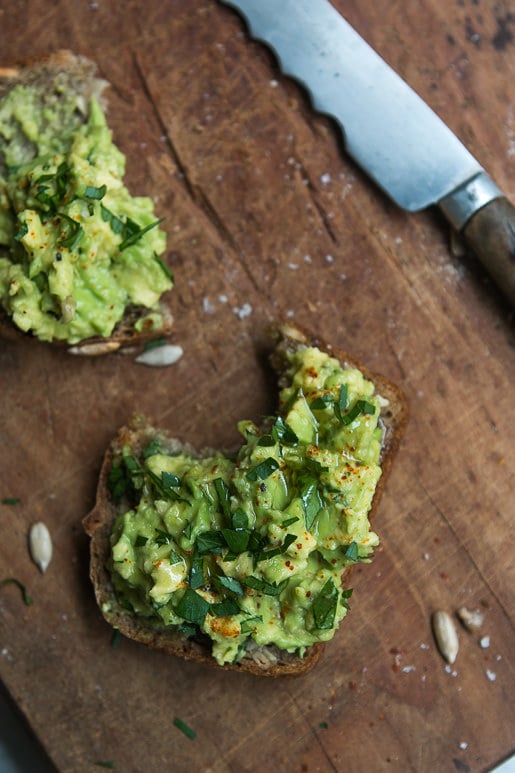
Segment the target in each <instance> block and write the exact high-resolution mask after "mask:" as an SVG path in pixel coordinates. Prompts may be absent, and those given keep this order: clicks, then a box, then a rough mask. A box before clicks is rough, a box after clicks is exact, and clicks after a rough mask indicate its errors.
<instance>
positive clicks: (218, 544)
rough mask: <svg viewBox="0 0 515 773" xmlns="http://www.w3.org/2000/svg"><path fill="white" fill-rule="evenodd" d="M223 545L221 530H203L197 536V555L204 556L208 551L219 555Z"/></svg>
mask: <svg viewBox="0 0 515 773" xmlns="http://www.w3.org/2000/svg"><path fill="white" fill-rule="evenodd" d="M225 546H226V542H225V540H224V538H223V534H222V532H221V531H215V530H214V529H211V530H209V531H203V532H202V533H201V534H199V535H198V537H197V552H198V555H199V556H205V555H207V554H208V553H216V554H217V555H221V553H222V550H223V548H224V547H225Z"/></svg>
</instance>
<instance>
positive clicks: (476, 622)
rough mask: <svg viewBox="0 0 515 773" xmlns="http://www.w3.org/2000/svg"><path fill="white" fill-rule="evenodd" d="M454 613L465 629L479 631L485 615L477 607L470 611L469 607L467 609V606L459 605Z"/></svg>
mask: <svg viewBox="0 0 515 773" xmlns="http://www.w3.org/2000/svg"><path fill="white" fill-rule="evenodd" d="M456 614H457V615H458V618H459V620H460V622H461V623H463V625H464V626H465V628H466V629H467V631H472V632H474V631H479V629H480V628H481V626H482V625H483V623H484V621H485V616H484V614H483V612H481V611H480V610H479V609H473V610H472V611H471V610H470V609H467V607H460V608H459V609H458V610H456Z"/></svg>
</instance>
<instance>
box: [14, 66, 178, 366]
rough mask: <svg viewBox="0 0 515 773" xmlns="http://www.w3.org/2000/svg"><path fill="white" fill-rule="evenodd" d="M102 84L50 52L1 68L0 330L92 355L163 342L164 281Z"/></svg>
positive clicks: (160, 249)
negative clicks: (115, 140) (111, 126)
mask: <svg viewBox="0 0 515 773" xmlns="http://www.w3.org/2000/svg"><path fill="white" fill-rule="evenodd" d="M106 86H107V83H106V82H105V81H104V80H102V79H100V78H99V77H98V75H97V73H96V67H95V65H94V64H93V63H92V62H91V61H90V60H88V59H87V58H86V57H83V56H76V55H74V54H72V53H70V52H68V51H60V52H58V53H56V54H54V55H52V56H50V57H48V58H47V59H44V60H41V61H37V62H34V63H33V64H27V65H25V66H23V67H20V68H4V69H0V138H1V140H2V142H1V144H0V309H1V316H0V331H1V332H3V333H4V334H8V335H12V334H15V333H20V332H21V333H23V334H25V335H31V336H32V337H35V338H38V339H39V340H41V341H46V342H50V343H60V344H61V345H64V346H67V347H68V350H69V351H71V352H72V353H74V354H102V353H106V352H110V351H115V350H116V349H118V348H119V347H120V346H122V345H126V344H129V343H138V342H141V341H146V340H149V339H151V338H158V337H162V336H163V335H166V334H167V333H168V332H169V330H170V327H171V324H172V318H171V315H170V312H169V310H168V309H167V308H166V305H165V304H164V303H163V302H162V296H163V294H164V293H166V292H167V291H169V290H170V289H171V288H172V285H173V281H172V277H171V274H170V271H169V269H168V267H167V266H166V263H165V262H164V261H163V259H162V257H161V256H162V255H163V253H164V250H165V247H166V235H165V233H164V231H163V230H162V229H161V228H160V223H161V220H160V219H159V218H158V217H157V216H156V214H155V212H154V205H153V202H152V200H151V199H150V198H148V197H143V196H136V197H135V196H132V195H131V194H130V192H129V191H128V189H127V188H126V186H125V184H124V182H123V178H124V173H125V158H124V156H123V155H122V153H121V152H120V150H119V149H118V148H117V147H116V146H115V145H114V144H113V142H112V133H111V131H110V129H109V127H108V125H107V122H106V118H105V113H104V110H105V105H106V102H105V97H104V91H105V88H106Z"/></svg>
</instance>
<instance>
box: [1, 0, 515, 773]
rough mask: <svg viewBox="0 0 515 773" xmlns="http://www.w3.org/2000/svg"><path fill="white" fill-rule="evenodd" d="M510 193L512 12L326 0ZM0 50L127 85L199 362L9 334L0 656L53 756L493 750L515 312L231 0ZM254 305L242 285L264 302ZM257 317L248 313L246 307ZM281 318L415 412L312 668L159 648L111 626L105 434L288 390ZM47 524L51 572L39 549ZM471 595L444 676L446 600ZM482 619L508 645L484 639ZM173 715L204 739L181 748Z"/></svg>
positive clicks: (193, 416) (175, 424) (134, 146)
mask: <svg viewBox="0 0 515 773" xmlns="http://www.w3.org/2000/svg"><path fill="white" fill-rule="evenodd" d="M335 5H337V6H338V7H339V8H340V10H342V11H344V12H345V14H346V16H347V18H348V20H349V21H350V22H351V23H352V24H354V25H355V26H356V28H357V29H358V31H360V32H361V33H362V34H363V35H364V36H365V37H366V38H367V39H368V40H369V41H370V42H371V43H372V44H373V45H374V46H375V47H376V48H377V49H378V50H379V51H380V52H381V53H382V54H383V56H384V57H385V58H386V59H387V60H388V61H389V62H390V63H391V64H392V65H393V66H394V67H395V68H396V69H397V70H398V71H399V72H400V74H401V75H402V76H404V77H405V78H407V79H408V80H409V81H410V83H411V84H412V85H413V86H414V87H415V88H416V89H417V90H418V91H419V93H420V94H421V95H422V96H423V97H424V98H425V99H426V100H427V101H429V103H430V104H431V106H432V107H433V108H435V109H436V110H437V111H438V112H439V113H440V115H441V116H442V117H443V118H444V120H445V121H446V122H447V123H448V124H449V125H450V126H451V128H452V129H453V130H454V131H455V132H456V133H457V134H458V135H459V136H460V138H461V139H462V140H464V141H465V142H466V143H467V145H468V147H469V148H470V150H471V151H472V152H473V153H474V154H475V155H476V157H477V158H478V159H479V160H480V161H481V162H482V163H483V164H484V166H485V167H486V168H487V170H488V171H489V172H490V174H491V175H492V176H493V177H494V178H495V179H496V181H497V183H498V185H500V187H501V188H503V189H504V190H505V191H506V193H507V194H508V195H510V196H511V197H512V200H513V196H514V194H515V190H514V187H513V185H514V183H513V180H514V174H513V173H514V167H515V107H514V105H513V98H514V88H513V75H514V70H515V45H514V35H515V22H514V14H513V7H511V8H510V6H509V5H508V3H507V2H503V1H502V0H499V2H496V3H487V2H485V0H459V1H458V2H456V0H451V2H448V0H421V2H420V3H409V4H406V3H401V2H397V1H394V2H386V0H380V1H379V2H372V0H361V2H359V3H358V2H356V1H355V0H350V2H343V0H338V1H337V2H335ZM0 42H1V45H0V51H1V60H2V61H1V64H8V63H10V62H13V61H16V60H19V59H21V58H24V57H26V56H27V55H30V56H39V55H41V54H45V53H48V52H51V51H53V50H55V49H56V48H60V47H69V48H71V49H72V50H74V51H77V52H80V53H84V54H86V55H88V56H90V57H92V58H93V59H95V60H96V61H97V62H98V65H99V68H100V71H101V73H102V75H103V76H104V77H105V78H107V79H108V80H109V81H110V82H111V83H112V88H111V90H110V93H109V100H110V102H109V103H110V113H109V120H110V124H111V126H112V127H113V129H114V131H115V136H116V140H117V142H118V144H119V145H120V147H121V148H122V149H123V150H124V152H125V153H126V155H127V157H128V175H127V179H128V182H129V183H130V185H131V187H132V190H133V191H134V192H135V193H142V194H151V195H152V196H154V197H155V200H156V206H157V209H158V211H159V214H160V215H164V216H166V221H165V224H164V225H165V227H166V229H167V231H168V235H169V251H168V257H167V259H168V261H169V264H170V266H171V267H172V269H173V271H174V274H175V277H176V287H175V289H174V291H173V293H172V294H171V296H170V306H171V308H172V311H173V313H174V315H175V318H176V326H175V334H174V337H173V340H174V342H176V343H179V344H181V345H182V346H183V347H184V356H183V358H182V359H181V360H180V361H179V362H178V363H177V364H176V365H175V366H173V367H171V368H168V369H165V370H158V371H156V370H150V369H145V368H144V367H142V366H137V365H135V364H134V362H133V361H132V359H131V358H130V357H123V356H119V355H114V356H111V357H106V358H104V359H96V360H87V359H74V358H72V357H69V356H66V355H64V354H63V353H62V352H60V351H55V350H53V349H52V348H50V347H48V346H43V345H38V344H33V343H31V342H22V343H13V342H3V343H2V345H1V349H0V394H1V397H2V402H1V407H0V455H1V462H2V463H1V467H0V497H1V498H2V499H3V498H5V497H19V498H20V500H21V502H20V504H18V505H17V506H6V505H1V506H0V528H1V534H2V539H1V540H0V576H1V577H5V576H15V577H18V578H19V579H20V580H22V581H23V582H25V583H26V584H27V587H28V589H29V591H30V593H31V595H32V596H33V599H34V603H33V605H32V606H30V607H25V606H24V605H23V603H22V601H21V597H20V594H19V593H18V591H17V589H16V588H15V587H12V586H9V587H5V588H2V589H0V653H1V654H0V667H1V671H0V675H1V678H2V681H3V683H4V685H5V686H6V688H7V689H8V690H9V692H10V693H11V695H12V697H13V698H14V700H15V701H16V703H17V705H18V706H19V707H20V709H21V710H22V711H23V712H24V714H25V716H26V717H27V719H28V721H29V723H30V725H31V726H32V728H33V730H34V732H35V733H36V734H37V736H38V738H39V739H40V740H41V742H42V743H43V745H44V746H45V748H46V750H47V751H48V753H49V755H50V756H51V758H52V759H53V761H54V763H55V765H56V766H57V767H58V768H59V770H61V771H88V770H94V769H97V768H95V767H94V763H95V762H99V761H103V762H108V761H111V762H113V764H115V765H116V769H117V770H120V771H146V772H149V773H152V771H163V770H173V771H191V770H195V771H197V770H198V771H206V772H207V771H216V772H217V773H225V771H258V770H263V769H265V766H266V768H268V767H270V768H272V767H273V768H275V769H276V770H284V771H310V772H311V771H326V770H327V771H340V770H341V771H343V770H351V771H353V772H354V771H355V772H356V773H361V771H363V773H365V772H367V773H368V771H417V773H419V772H420V773H430V772H431V773H433V771H454V770H459V771H471V772H472V771H474V772H476V771H484V770H487V769H488V768H490V767H491V766H492V765H494V764H495V763H497V762H498V761H499V760H500V759H502V758H504V757H505V756H507V755H508V754H509V753H510V752H511V751H512V750H513V747H514V744H515V720H514V717H515V699H514V694H515V675H514V667H513V652H514V642H515V637H514V631H513V618H514V607H515V604H514V592H513V588H514V586H515V562H514V561H513V555H514V538H513V526H514V516H515V507H514V498H513V491H514V485H513V484H514V476H513V470H514V466H515V459H514V443H513V438H514V434H515V433H514V431H515V421H514V419H515V409H514V402H513V383H514V378H513V377H514V371H515V367H514V361H515V357H514V348H513V344H514V339H513V328H512V318H511V315H510V312H509V310H508V309H507V307H506V306H505V305H504V304H503V301H502V300H501V298H500V297H499V296H498V295H497V293H496V292H495V290H494V289H493V288H492V287H491V285H490V283H489V282H488V281H487V280H486V278H485V277H484V274H483V273H482V271H481V270H480V269H479V268H478V266H477V265H476V263H475V262H474V260H472V259H471V258H469V257H467V256H458V255H456V254H455V252H454V251H453V250H451V248H450V242H449V233H448V230H447V228H446V226H445V225H444V224H443V222H442V221H441V219H440V218H439V216H438V215H437V214H436V213H434V212H424V213H420V214H417V215H406V214H404V213H403V212H400V211H399V210H397V209H396V208H395V207H394V206H393V205H392V204H390V203H389V202H388V201H387V200H386V199H385V198H384V197H383V196H382V195H381V194H380V193H379V192H378V191H377V190H376V189H375V188H374V187H373V186H372V184H370V183H369V182H368V180H367V179H366V178H365V177H364V175H363V174H362V173H361V172H360V171H359V170H358V169H357V168H356V167H355V166H354V165H353V163H352V162H351V161H350V160H349V159H348V158H347V157H346V156H345V152H344V149H343V148H342V146H341V141H340V138H339V136H338V133H337V132H336V131H335V129H334V127H333V125H332V124H331V122H330V121H329V120H327V119H325V118H321V117H320V116H317V115H315V114H314V113H313V112H312V110H311V108H310V105H309V102H308V101H307V99H306V98H305V96H304V94H303V93H302V91H301V89H299V88H298V86H296V85H295V84H294V83H292V82H290V81H288V80H285V79H284V78H282V77H281V75H280V73H279V72H278V71H277V69H276V66H275V62H274V59H273V57H272V56H271V55H270V54H269V53H268V51H267V50H266V49H265V48H263V47H262V46H260V45H259V44H257V43H254V42H251V41H249V40H248V39H247V37H246V35H245V33H244V27H243V25H242V23H241V22H240V20H239V18H238V17H237V16H236V15H235V14H234V13H233V12H231V11H230V10H228V9H227V8H225V7H222V6H220V5H218V4H217V2H215V0H168V1H167V2H164V3H163V2H159V1H158V0H146V2H145V3H143V2H140V0H130V1H129V2H124V3H122V2H121V1H119V0H116V1H115V2H110V3H108V2H105V0H100V2H98V3H93V2H78V0H73V1H70V2H65V1H64V0H60V1H58V2H55V3H48V2H44V0H26V1H25V2H21V1H19V0H14V1H13V2H12V3H9V4H6V3H4V4H3V7H2V8H0ZM245 304H248V306H246V305H245ZM242 309H243V310H246V311H247V312H248V313H247V315H245V313H241V310H242ZM279 315H281V316H287V317H290V318H291V319H293V320H294V321H296V322H298V323H299V324H301V325H302V326H304V327H307V328H308V329H312V330H314V331H316V332H318V333H320V334H321V335H322V336H323V337H324V338H326V339H327V340H330V341H332V342H333V343H334V344H335V345H337V346H340V347H343V348H346V349H349V350H352V351H353V353H354V354H355V355H356V356H358V357H359V358H361V359H362V361H364V362H366V364H367V365H368V366H369V367H370V368H371V369H373V370H378V371H381V372H383V373H384V374H385V375H387V376H389V377H391V378H393V379H395V380H396V381H398V382H399V384H400V385H401V386H402V387H403V389H404V390H405V392H406V395H407V397H408V399H409V402H410V408H411V421H410V425H409V428H408V432H407V435H406V438H405V442H404V444H403V447H402V450H401V452H400V454H399V456H398V458H397V463H396V466H395V467H394V470H393V473H392V476H391V478H390V480H389V482H388V486H387V488H386V492H385V496H384V499H383V501H382V504H381V507H380V510H379V513H378V515H377V519H376V523H375V526H376V528H377V530H378V531H379V533H380V536H381V539H382V545H381V548H380V550H379V551H378V552H377V554H376V558H375V561H374V563H373V564H372V565H371V566H368V567H364V568H362V569H359V570H358V571H356V572H355V574H354V577H353V585H354V588H355V591H354V596H353V600H352V601H353V603H352V610H351V614H350V616H349V617H348V619H347V621H346V622H345V624H344V625H343V627H342V629H341V631H340V632H339V633H338V635H337V636H336V638H335V639H334V640H333V642H332V643H331V644H329V645H328V646H327V647H326V650H325V655H324V658H323V660H322V662H321V663H320V664H319V666H318V667H317V669H316V670H315V671H313V672H312V673H311V674H309V675H307V676H305V677H303V678H301V679H297V680H291V679H284V680H278V681H267V680H256V679H255V678H251V677H248V676H244V675H238V674H234V673H225V672H221V671H217V670H214V669H212V670H211V669H208V668H203V667H199V666H196V665H191V664H187V663H182V662H180V661H177V660H173V659H167V658H166V657H164V656H160V655H159V654H156V653H152V652H150V651H147V650H146V649H144V648H142V647H141V646H138V645H136V644H133V643H131V642H128V641H122V643H121V645H120V647H119V648H118V649H116V650H115V649H113V648H112V647H111V644H110V642H111V632H110V630H109V629H108V627H107V626H106V625H105V623H104V622H103V620H102V619H101V616H100V614H99V612H98V610H97V608H96V606H95V603H94V600H93V596H92V590H91V587H90V584H89V581H88V569H87V562H88V544H87V540H86V537H85V536H84V534H83V533H82V529H81V518H82V517H83V516H84V515H85V514H86V513H87V511H88V509H89V508H90V507H91V506H92V504H93V498H94V490H95V481H96V475H97V472H98V469H99V464H100V460H101V456H102V453H103V450H104V447H105V446H106V444H107V443H108V441H109V440H110V438H111V436H112V435H113V434H114V432H115V431H116V429H117V428H118V426H119V425H120V424H122V423H123V422H124V421H125V420H126V418H127V416H128V415H129V414H130V413H131V412H132V411H133V410H138V411H141V412H144V413H147V414H148V415H149V417H150V418H151V419H152V420H154V421H156V422H158V423H160V424H161V425H163V426H166V427H168V428H170V429H172V430H173V431H174V433H175V434H177V435H178V436H181V437H183V438H188V439H190V440H191V441H193V442H194V443H196V444H197V445H203V444H209V445H212V444H219V445H221V446H227V445H229V444H231V443H233V442H235V441H236V440H237V434H236V429H235V423H236V421H237V420H238V419H240V418H245V417H249V418H254V419H256V420H258V419H259V417H260V416H262V415H263V414H266V413H267V412H269V411H270V410H272V409H273V407H274V403H275V396H276V394H275V387H274V383H273V380H272V378H271V374H270V372H269V370H268V368H267V366H266V362H265V355H266V352H267V346H268V344H267V338H266V329H267V325H268V324H269V322H270V321H272V320H274V319H275V318H276V317H277V316H279ZM39 519H41V520H44V521H45V523H46V524H47V525H48V527H49V528H50V530H51V533H52V536H53V540H54V547H55V556H54V559H53V562H52V564H51V566H50V568H49V570H48V572H47V574H46V575H44V576H42V575H40V574H39V573H38V570H37V569H36V567H35V566H34V565H33V564H32V563H31V561H30V559H29V557H28V552H27V532H28V528H29V526H30V524H31V523H32V522H34V521H35V520H39ZM462 604H465V605H467V606H469V607H470V608H475V607H481V608H482V609H483V611H484V612H485V615H486V619H485V623H484V626H483V628H482V630H481V633H480V634H478V635H475V634H469V633H467V632H465V631H464V630H462V629H460V652H459V655H458V659H457V661H456V663H455V665H454V666H453V667H452V668H446V667H445V663H444V662H443V660H442V659H441V657H440V655H439V654H438V652H437V651H436V649H435V646H434V644H433V640H432V636H431V629H430V615H431V613H432V612H433V611H434V610H435V609H437V608H442V609H446V610H448V611H449V612H451V613H453V612H454V611H455V610H456V608H457V607H458V606H460V605H462ZM480 636H489V637H490V646H489V647H488V648H481V647H480V646H479V638H480ZM175 717H180V718H181V719H182V720H184V721H185V722H187V723H188V724H189V725H190V726H191V727H192V728H194V729H195V731H196V732H197V737H196V739H195V740H193V741H192V740H189V739H188V738H186V737H185V736H184V735H183V734H181V733H180V731H179V730H178V729H177V728H176V727H175V726H174V725H173V719H174V718H175Z"/></svg>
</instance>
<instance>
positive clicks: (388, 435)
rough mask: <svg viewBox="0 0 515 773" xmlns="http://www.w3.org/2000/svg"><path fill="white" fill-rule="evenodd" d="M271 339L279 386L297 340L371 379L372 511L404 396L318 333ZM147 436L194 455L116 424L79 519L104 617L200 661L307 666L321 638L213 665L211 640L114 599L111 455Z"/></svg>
mask: <svg viewBox="0 0 515 773" xmlns="http://www.w3.org/2000/svg"><path fill="white" fill-rule="evenodd" d="M275 339H276V340H275V347H274V349H273V352H272V354H271V356H270V361H271V364H272V366H273V368H274V370H275V371H276V373H277V375H278V379H279V386H281V385H283V383H282V382H283V378H284V373H285V370H286V365H287V362H286V357H285V353H286V352H287V350H289V349H294V348H296V347H299V346H305V345H314V346H317V347H318V348H320V349H322V350H323V351H326V352H327V353H328V354H330V355H331V356H334V357H336V358H337V359H338V360H339V361H340V362H341V363H342V364H346V365H348V366H351V367H358V368H359V369H360V370H361V371H362V373H363V374H364V375H365V376H366V378H368V379H370V380H371V381H372V382H373V383H374V384H375V386H376V392H377V393H378V394H380V395H381V396H382V397H383V398H385V399H384V403H385V404H384V408H383V410H382V414H381V424H382V426H383V444H382V452H381V467H382V470H383V474H382V476H381V478H380V481H379V484H378V487H377V489H376V492H375V496H374V500H373V503H372V508H371V512H370V515H373V513H374V512H375V510H376V509H377V505H378V502H379V498H380V496H381V493H382V490H383V488H384V484H385V481H386V477H387V474H388V472H389V470H390V467H391V463H392V460H393V456H394V454H395V452H396V450H397V448H398V445H399V442H400V439H401V436H402V434H403V432H404V428H405V424H406V420H407V407H406V401H405V399H404V397H403V395H402V393H401V391H400V390H399V389H398V387H397V386H396V385H394V384H392V383H391V382H389V381H388V380H387V379H385V378H383V377H382V376H377V375H374V374H371V373H370V372H369V371H368V370H367V369H365V368H363V367H362V366H361V365H360V364H359V363H357V362H356V361H355V360H354V359H353V358H351V357H350V356H349V355H347V354H346V353H344V352H341V351H337V350H335V349H333V348H332V347H331V346H328V345H325V344H324V343H323V342H321V341H319V340H318V339H314V338H310V337H308V336H307V335H305V334H304V333H303V332H301V331H299V330H298V329H296V328H293V327H292V326H290V325H282V326H280V327H278V328H276V330H275ZM153 439H159V441H160V443H161V445H162V447H163V448H165V449H166V450H169V451H172V452H173V451H178V450H181V449H183V450H185V451H186V452H187V453H189V454H193V455H195V451H194V449H192V448H191V447H190V446H189V445H188V444H185V443H182V442H181V441H179V440H177V439H176V438H173V437H171V436H170V434H169V433H168V432H166V431H164V430H162V429H157V428H155V427H153V426H152V425H151V424H149V423H148V422H147V421H146V419H145V418H143V417H141V416H134V417H133V418H132V419H131V420H130V421H129V423H128V424H127V426H124V427H122V428H121V429H120V430H119V432H118V434H117V436H116V437H115V438H114V440H113V441H112V443H111V445H110V447H109V448H108V450H107V451H106V454H105V456H104V460H103V464H102V468H101V472H100V477H99V482H98V488H97V498H96V504H95V507H94V509H93V510H92V511H91V512H90V513H89V514H88V515H87V516H86V518H85V519H84V521H83V525H84V529H85V531H86V533H87V534H88V535H89V536H90V537H91V542H90V576H91V580H92V582H93V586H94V591H95V595H96V600H97V603H98V606H99V608H100V609H101V611H102V613H103V615H104V617H105V619H106V620H107V622H108V623H110V625H112V626H113V627H114V628H116V629H118V630H119V631H120V632H121V633H122V634H123V635H124V636H126V637H128V638H130V639H134V640H136V641H138V642H141V643H143V644H146V645H147V646H149V647H152V648H155V649H158V650H161V651H162V652H165V653H167V654H171V655H176V656H178V657H181V658H184V659H187V660H195V661H200V662H203V663H209V664H211V665H215V666H217V667H221V668H229V669H233V670H237V671H247V672H251V673H253V674H257V675H264V676H282V675H287V674H302V673H305V672H307V671H309V670H310V669H311V668H313V666H314V665H315V664H316V663H317V661H318V659H319V657H320V654H321V651H322V648H323V645H322V644H316V645H314V646H312V647H310V648H308V650H307V652H306V653H305V655H304V657H303V658H300V657H298V656H297V655H295V654H290V653H288V652H285V651H282V650H279V649H278V648H277V647H275V646H267V647H262V648H258V647H257V646H255V647H252V648H250V649H248V650H247V653H246V655H245V656H244V657H243V658H242V659H241V660H239V661H238V662H237V663H234V664H230V665H224V666H218V665H217V663H216V661H215V659H214V658H213V657H212V656H211V642H210V640H209V639H208V638H207V637H205V638H203V637H198V638H190V639H187V638H185V637H184V636H183V635H181V634H179V633H176V632H174V631H172V630H170V629H166V628H165V627H162V626H159V625H158V624H156V623H152V622H150V621H149V620H145V619H143V618H137V617H135V616H134V615H132V614H130V613H129V612H127V610H126V609H124V608H123V607H122V606H121V605H120V604H119V603H118V600H117V598H116V595H115V593H114V591H113V587H112V585H111V580H110V575H109V570H108V568H107V563H108V557H109V554H110V534H111V529H112V525H113V521H114V519H115V518H116V516H117V515H118V514H119V513H120V512H123V511H124V510H126V509H127V503H126V502H125V503H124V502H123V501H122V502H120V503H119V504H114V503H113V501H112V500H111V498H110V495H109V489H108V476H109V472H110V470H111V466H112V463H113V459H114V457H115V456H116V455H117V454H119V453H120V451H121V449H122V448H123V447H124V446H129V447H130V448H131V451H132V453H133V454H134V455H135V456H136V457H137V456H138V453H139V452H141V451H142V450H143V448H145V447H146V446H147V445H148V443H149V442H150V441H151V440H153ZM209 453H210V452H209V451H206V452H203V453H200V454H198V456H203V455H209ZM349 572H350V570H349V569H347V570H346V572H345V578H344V579H345V580H347V579H348V577H347V575H348V573H349Z"/></svg>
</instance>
